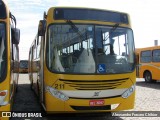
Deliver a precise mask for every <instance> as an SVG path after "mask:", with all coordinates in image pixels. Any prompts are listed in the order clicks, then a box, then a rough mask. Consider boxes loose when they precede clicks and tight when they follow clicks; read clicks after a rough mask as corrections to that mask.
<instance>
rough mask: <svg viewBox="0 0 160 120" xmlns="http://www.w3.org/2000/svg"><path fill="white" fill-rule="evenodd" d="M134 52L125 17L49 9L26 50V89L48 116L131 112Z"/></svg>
mask: <svg viewBox="0 0 160 120" xmlns="http://www.w3.org/2000/svg"><path fill="white" fill-rule="evenodd" d="M134 51H135V47H134V38H133V31H132V28H131V23H130V18H129V15H128V14H126V13H121V12H116V11H109V10H102V9H92V8H76V7H51V8H50V9H49V10H48V13H47V14H46V13H44V17H43V20H40V22H39V26H38V33H37V35H36V37H35V39H34V41H33V43H32V44H31V47H30V50H29V78H30V81H31V88H32V89H33V90H34V91H35V92H36V93H37V94H38V97H39V100H40V103H41V104H42V106H43V108H44V109H45V111H46V112H47V113H55V112H58V113H64V112H107V111H119V110H126V109H132V108H133V107H134V101H135V81H136V71H135V66H136V65H135V53H134Z"/></svg>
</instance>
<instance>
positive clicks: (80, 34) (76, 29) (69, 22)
mask: <svg viewBox="0 0 160 120" xmlns="http://www.w3.org/2000/svg"><path fill="white" fill-rule="evenodd" d="M66 23H67V24H69V25H70V26H71V28H72V30H73V31H74V32H76V33H77V34H78V35H79V37H80V38H81V40H82V41H83V40H85V36H84V35H83V34H82V33H81V32H80V31H79V30H78V28H77V26H76V25H75V24H74V23H73V22H72V21H71V20H66Z"/></svg>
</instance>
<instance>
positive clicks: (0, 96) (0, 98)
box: [0, 0, 20, 119]
mask: <svg viewBox="0 0 160 120" xmlns="http://www.w3.org/2000/svg"><path fill="white" fill-rule="evenodd" d="M0 11H1V12H0V111H2V112H3V111H11V107H12V103H13V97H14V94H15V91H16V87H17V84H18V71H19V47H18V44H19V39H20V31H19V29H17V28H16V19H15V17H14V16H13V15H12V14H11V12H10V11H9V9H8V6H7V4H6V3H5V1H3V0H0ZM2 119H3V118H2Z"/></svg>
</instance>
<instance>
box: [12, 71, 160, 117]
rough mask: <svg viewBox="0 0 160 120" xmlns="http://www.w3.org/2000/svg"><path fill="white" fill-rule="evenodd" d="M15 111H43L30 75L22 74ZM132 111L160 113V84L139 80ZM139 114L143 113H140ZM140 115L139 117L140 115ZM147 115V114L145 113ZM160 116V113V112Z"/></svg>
mask: <svg viewBox="0 0 160 120" xmlns="http://www.w3.org/2000/svg"><path fill="white" fill-rule="evenodd" d="M13 111H18V112H21V111H31V112H37V111H42V109H41V107H40V104H39V103H38V100H37V98H36V95H35V94H34V92H33V91H31V90H30V82H29V80H28V74H20V79H19V88H18V92H17V94H16V96H15V103H14V105H13ZM132 111H146V112H147V111H160V82H158V83H152V84H150V83H145V82H144V80H143V79H137V83H136V103H135V108H134V109H133V110H131V113H132ZM138 113H139V114H140V113H141V112H138ZM139 114H138V115H139ZM143 114H145V112H143ZM158 114H159V115H160V112H158ZM36 119H37V120H109V119H110V120H123V119H124V120H130V119H132V120H146V119H148V120H150V119H153V120H158V119H159V120H160V117H109V116H108V114H107V115H106V114H71V115H66V114H60V115H49V116H46V117H43V118H12V119H11V120H36Z"/></svg>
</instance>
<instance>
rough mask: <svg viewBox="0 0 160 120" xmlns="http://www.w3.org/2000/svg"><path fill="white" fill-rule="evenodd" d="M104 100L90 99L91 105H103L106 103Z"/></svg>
mask: <svg viewBox="0 0 160 120" xmlns="http://www.w3.org/2000/svg"><path fill="white" fill-rule="evenodd" d="M104 103H105V102H104V100H90V101H89V105H90V106H103V105H104Z"/></svg>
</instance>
